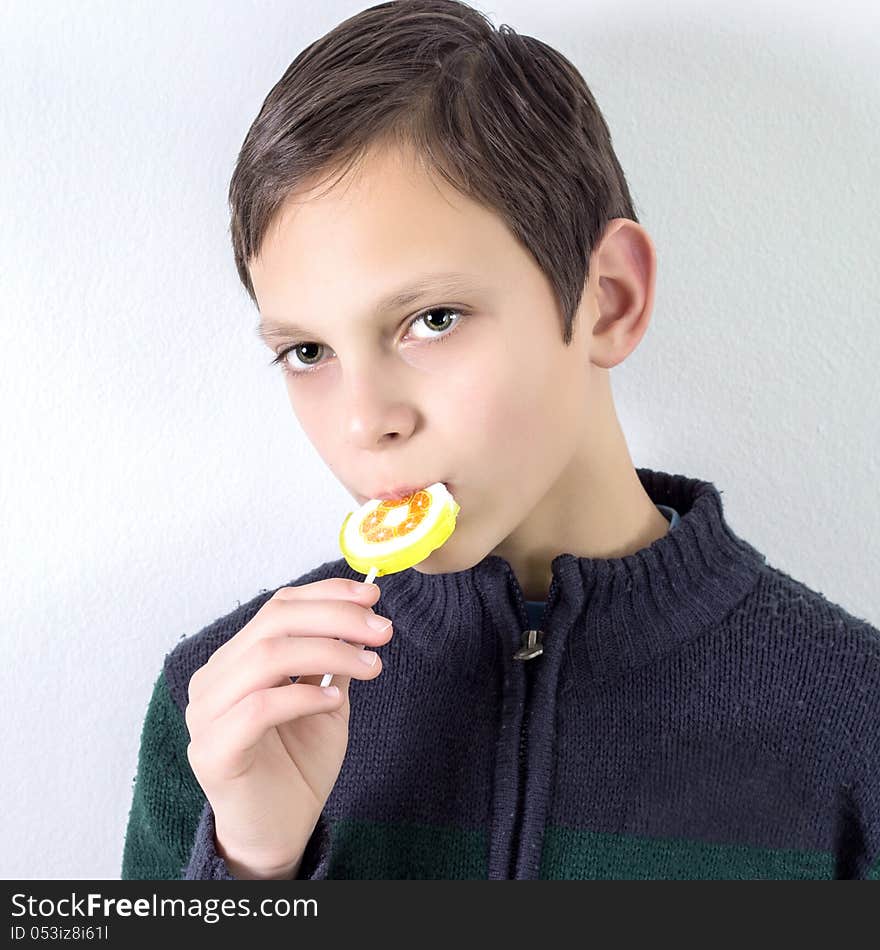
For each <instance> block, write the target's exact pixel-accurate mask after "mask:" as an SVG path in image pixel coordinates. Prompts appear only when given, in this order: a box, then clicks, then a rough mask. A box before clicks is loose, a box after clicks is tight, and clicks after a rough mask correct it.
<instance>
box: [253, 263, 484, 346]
mask: <svg viewBox="0 0 880 950" xmlns="http://www.w3.org/2000/svg"><path fill="white" fill-rule="evenodd" d="M473 279H474V278H473V275H472V274H465V273H462V272H461V271H440V272H438V273H436V274H422V275H421V276H420V277H419V278H417V279H416V280H415V281H412V282H410V283H407V284H404V285H403V286H401V287H398V288H397V289H396V290H393V291H391V292H390V293H388V294H386V295H385V296H384V297H380V298H379V300H377V301H376V302H375V304H374V305H373V310H372V315H373V316H378V315H380V314H382V313H388V312H389V311H392V310H398V309H400V308H401V307H406V306H408V305H409V304H411V303H413V302H415V301H416V300H418V299H419V298H420V297H423V296H424V295H425V294H427V293H431V292H434V293H436V292H437V291H438V290H443V289H445V290H452V289H459V288H460V287H461V285H462V284H463V283H465V284H470V285H471V286H472V282H473ZM256 333H257V336H258V337H259V339H261V340H262V341H263V342H264V343H266V344H271V343H272V342H273V341H275V340H277V339H278V338H279V337H282V336H283V337H287V336H292V337H296V338H298V339H309V336H310V334H311V333H312V331H310V330H304V329H302V327H298V326H296V324H293V323H286V322H284V321H283V320H275V319H273V318H272V317H262V318H261V319H260V322H259V323H258V324H257V328H256Z"/></svg>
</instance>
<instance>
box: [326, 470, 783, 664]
mask: <svg viewBox="0 0 880 950" xmlns="http://www.w3.org/2000/svg"><path fill="white" fill-rule="evenodd" d="M636 473H637V474H638V477H639V479H640V480H641V483H642V485H643V487H644V489H645V491H646V493H647V494H648V496H649V497H650V498H651V500H652V501H653V502H654V503H655V504H662V505H669V506H671V507H672V508H674V509H675V510H676V511H677V512H678V513H679V515H680V516H681V521H680V522H679V523H678V525H677V527H676V529H675V530H674V531H669V532H667V533H666V534H665V535H663V536H662V537H660V538H658V539H657V540H655V541H654V542H653V543H652V544H650V545H649V546H648V547H645V548H642V549H641V550H639V551H636V552H635V553H634V554H630V555H627V556H626V557H618V558H589V557H576V556H575V555H573V554H570V553H565V552H564V553H561V554H559V555H557V556H556V557H555V558H554V559H553V561H552V564H551V570H552V581H551V585H550V591H549V594H548V598H547V607H546V613H545V617H544V622H543V624H542V627H543V628H544V630H545V648H546V647H548V646H549V647H554V643H555V642H558V643H559V644H560V646H559V647H558V648H560V649H561V648H562V646H561V645H562V644H565V643H566V642H567V645H568V647H569V649H570V650H573V651H574V652H573V655H574V656H575V657H576V658H577V662H580V663H582V664H585V665H586V666H587V667H588V668H589V671H590V672H591V674H593V675H595V676H597V677H599V678H601V679H606V678H608V677H613V676H614V675H615V674H616V673H619V672H621V671H623V670H626V669H632V668H635V667H639V666H642V665H643V664H645V663H649V662H651V661H652V660H653V659H656V658H658V657H660V656H663V655H664V654H666V653H668V652H670V651H672V650H674V649H677V648H678V647H679V646H680V645H681V644H683V643H684V642H686V641H688V640H691V639H693V638H695V637H697V636H699V635H700V633H702V632H703V631H705V630H706V629H708V628H711V627H714V626H717V625H718V624H719V623H720V622H721V620H722V619H723V618H724V616H725V615H726V614H727V613H728V612H729V611H730V610H731V609H732V608H733V607H734V606H735V605H736V604H737V603H738V602H739V601H740V600H741V599H742V597H743V596H744V595H745V594H746V593H748V591H749V590H751V588H752V587H753V586H754V584H755V582H756V580H757V578H758V575H759V573H760V571H761V570H762V567H763V565H764V564H765V560H766V559H765V558H764V556H763V555H762V554H761V553H760V552H759V551H757V550H756V549H755V548H754V547H752V546H751V545H750V544H748V543H747V542H746V541H744V540H742V539H741V538H739V537H738V536H737V535H736V534H735V533H734V532H733V530H732V529H731V528H730V526H729V525H728V524H727V522H726V521H725V519H724V513H723V508H722V504H721V494H720V492H719V491H718V489H716V488H715V486H714V485H713V484H712V483H711V482H707V481H702V480H700V479H697V478H687V477H686V476H684V475H671V474H668V473H666V472H659V471H653V470H651V469H646V468H637V469H636ZM341 566H342V569H341V570H340V571H339V573H340V574H342V575H343V576H348V577H353V578H356V579H358V580H362V579H363V577H362V575H360V574H357V573H355V572H354V571H352V570H351V569H350V568H349V567H348V565H347V564H346V562H345V561H342V562H341ZM376 583H377V584H378V585H379V587H380V588H381V591H382V594H381V596H380V598H379V601H378V602H377V604H376V605H375V607H374V610H375V611H376V612H377V613H379V614H382V615H385V616H389V617H391V618H392V619H393V620H394V623H395V630H396V631H397V630H402V631H404V635H405V636H407V637H408V638H409V639H411V640H413V641H415V642H416V643H417V644H418V645H420V646H421V648H422V649H423V650H424V652H426V653H428V654H429V655H430V658H431V659H432V660H436V661H437V662H442V663H443V664H444V666H446V668H447V670H448V669H449V667H453V668H456V669H458V670H460V671H461V672H462V673H463V674H467V672H468V671H470V672H471V673H473V672H474V671H476V670H477V669H478V668H481V667H485V666H486V665H487V664H490V665H491V664H494V663H497V661H498V651H499V650H505V651H512V650H515V649H516V648H517V647H518V646H519V645H520V638H521V635H522V631H524V630H526V629H528V626H529V623H528V615H527V611H526V607H525V599H524V597H523V593H522V589H521V588H520V585H519V583H518V581H517V579H516V576H515V574H514V573H513V569H512V568H511V566H510V563H509V562H508V561H507V560H506V559H505V558H502V557H498V556H497V555H488V556H487V557H485V558H483V560H482V561H480V562H479V563H477V564H475V565H474V566H473V567H471V568H468V569H466V570H463V571H455V572H452V573H446V574H422V573H419V572H418V571H417V570H415V569H414V568H410V569H408V570H406V571H401V572H399V573H398V574H389V575H385V576H382V577H379V578H378V579H377V582H376Z"/></svg>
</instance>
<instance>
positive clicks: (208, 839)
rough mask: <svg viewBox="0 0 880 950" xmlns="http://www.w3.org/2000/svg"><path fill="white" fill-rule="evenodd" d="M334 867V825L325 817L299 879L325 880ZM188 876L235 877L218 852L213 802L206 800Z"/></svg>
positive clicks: (222, 879)
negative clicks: (331, 832) (332, 844)
mask: <svg viewBox="0 0 880 950" xmlns="http://www.w3.org/2000/svg"><path fill="white" fill-rule="evenodd" d="M329 866H330V826H329V823H328V821H327V819H326V817H325V816H324V813H323V812H322V813H321V816H320V817H319V818H318V823H317V825H316V826H315V830H314V831H313V832H312V836H311V837H310V838H309V841H308V844H307V845H306V850H305V852H304V854H303V859H302V861H301V862H300V867H299V872H298V874H297V876H296V880H297V881H323V880H326V878H327V871H328V869H329ZM184 877H185V878H186V879H187V880H190V881H192V880H201V881H204V880H210V881H232V880H235V878H233V877H232V876H231V875H230V873H229V869H228V868H227V866H226V862H225V861H224V860H223V858H221V857H220V855H218V854H217V847H216V839H215V837H214V811H213V809H212V808H211V803H210V802H209V801H205V804H204V807H203V808H202V813H201V816H200V818H199V826H198V829H197V830H196V838H195V843H194V845H193V849H192V855H191V856H190V861H189V864H188V865H187V867H186V870H185V874H184Z"/></svg>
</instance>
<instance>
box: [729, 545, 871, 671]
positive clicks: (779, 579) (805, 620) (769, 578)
mask: <svg viewBox="0 0 880 950" xmlns="http://www.w3.org/2000/svg"><path fill="white" fill-rule="evenodd" d="M749 607H750V608H751V609H752V610H753V611H754V610H756V609H758V610H759V611H760V616H761V619H762V620H763V623H764V625H766V628H767V630H768V631H772V632H775V633H776V634H778V635H780V636H782V637H791V638H795V639H796V640H797V641H799V642H802V643H807V644H810V645H812V646H815V647H816V648H817V649H826V650H830V652H831V653H832V654H835V655H840V656H843V655H846V654H852V653H856V654H859V655H861V656H863V658H864V662H865V664H867V666H868V667H870V668H872V670H873V672H874V674H875V675H876V674H878V673H880V630H878V629H877V628H876V627H874V626H872V625H871V624H870V623H869V622H868V621H867V620H866V619H864V618H862V617H857V616H855V615H854V614H852V613H850V612H849V611H848V610H846V609H845V608H844V607H843V606H841V605H840V604H837V603H834V601H831V600H828V599H827V598H826V597H825V595H824V594H823V593H821V592H820V591H816V590H813V589H812V588H810V587H808V586H807V585H806V584H804V583H802V582H801V581H799V580H797V579H796V578H794V577H792V576H791V575H789V574H786V573H785V572H784V571H782V570H779V568H776V567H774V566H773V565H771V564H769V563H768V564H764V566H763V570H762V571H761V574H760V576H759V579H758V583H757V585H756V586H755V589H754V590H753V592H752V596H751V597H750V598H749V604H748V605H747V609H748V608H749ZM756 619H757V618H756Z"/></svg>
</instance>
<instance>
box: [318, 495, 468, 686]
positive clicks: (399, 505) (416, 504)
mask: <svg viewBox="0 0 880 950" xmlns="http://www.w3.org/2000/svg"><path fill="white" fill-rule="evenodd" d="M460 510H461V509H460V506H459V504H458V502H456V500H455V499H454V498H453V497H452V493H451V492H450V491H449V489H448V488H447V487H446V486H445V485H444V484H443V482H434V484H433V485H429V486H428V487H427V488H420V489H419V490H418V491H415V492H413V493H412V494H411V495H407V497H406V498H400V499H396V500H394V501H389V500H383V499H381V498H371V499H370V500H369V501H367V502H364V504H363V505H361V506H360V508H358V510H357V511H350V512H349V513H348V514H347V515H346V516H345V520H344V521H343V522H342V528H341V529H340V531H339V547H340V548H341V549H342V554H343V556H344V558H345V560H346V562H347V563H348V565H349V566H350V567H352V568H353V569H354V570H356V571H360V572H361V573H362V574H366V575H367V576H366V583H368V584H372V583H373V581H374V580H375V578H376V577H379V576H380V575H382V574H394V573H396V572H397V571H405V570H406V569H407V568H408V567H412V566H413V565H414V564H418V563H419V562H420V561H424V560H425V558H426V557H427V556H428V555H429V554H430V553H431V552H432V551H436V550H437V548H439V547H440V546H441V545H443V544H445V543H446V541H447V540H448V538H449V536H450V535H451V534H452V532H453V531H454V530H455V518H456V515H457V514H458V512H459V511H460ZM342 642H343V643H345V642H346V641H344V640H343V641H342ZM364 645H365V644H363V643H361V644H359V646H360V647H361V649H363V648H364ZM332 678H333V674H332V673H325V674H324V677H323V679H322V680H321V686H327V685H328V683H329V682H330V680H331V679H332Z"/></svg>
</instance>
